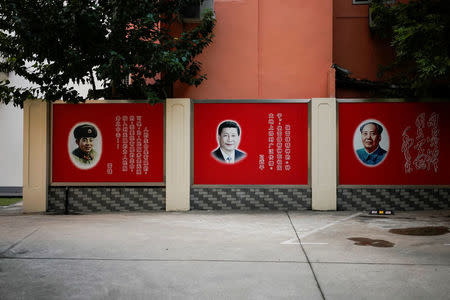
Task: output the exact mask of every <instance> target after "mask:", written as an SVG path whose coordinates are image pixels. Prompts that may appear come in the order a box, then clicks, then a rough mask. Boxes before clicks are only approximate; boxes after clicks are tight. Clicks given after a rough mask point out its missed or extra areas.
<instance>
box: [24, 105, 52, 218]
mask: <svg viewBox="0 0 450 300" xmlns="http://www.w3.org/2000/svg"><path fill="white" fill-rule="evenodd" d="M49 108H50V105H49V104H48V103H47V102H43V101H39V100H27V101H25V103H24V107H23V113H24V115H23V121H24V125H23V212H24V213H31V212H45V211H46V210H47V187H48V145H49V133H48V121H49Z"/></svg>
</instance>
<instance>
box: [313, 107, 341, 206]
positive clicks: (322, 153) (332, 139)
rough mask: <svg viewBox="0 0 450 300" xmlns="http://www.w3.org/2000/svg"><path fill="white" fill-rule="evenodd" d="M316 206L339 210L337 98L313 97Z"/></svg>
mask: <svg viewBox="0 0 450 300" xmlns="http://www.w3.org/2000/svg"><path fill="white" fill-rule="evenodd" d="M311 114H312V115H311V132H312V136H311V178H312V182H311V188H312V209H313V210H336V200H337V199H336V99H334V98H320V99H312V101H311Z"/></svg>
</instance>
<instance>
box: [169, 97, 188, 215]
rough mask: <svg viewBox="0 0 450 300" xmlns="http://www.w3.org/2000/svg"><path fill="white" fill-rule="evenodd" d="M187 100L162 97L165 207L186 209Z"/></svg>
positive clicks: (174, 209)
mask: <svg viewBox="0 0 450 300" xmlns="http://www.w3.org/2000/svg"><path fill="white" fill-rule="evenodd" d="M190 142H191V101H190V99H167V100H166V210H167V211H177V210H181V211H184V210H189V209H190V189H191V179H190V177H191V143H190Z"/></svg>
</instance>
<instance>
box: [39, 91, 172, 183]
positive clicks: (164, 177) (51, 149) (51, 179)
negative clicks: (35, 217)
mask: <svg viewBox="0 0 450 300" xmlns="http://www.w3.org/2000/svg"><path fill="white" fill-rule="evenodd" d="M120 103H144V104H145V103H148V100H87V101H86V102H85V103H80V104H79V105H84V104H88V105H89V104H120ZM65 104H70V103H65V102H63V101H55V102H53V103H52V104H51V107H50V114H49V118H50V126H49V133H48V134H49V137H50V138H49V143H50V144H49V148H50V149H49V151H48V152H49V168H50V170H49V172H48V173H49V180H48V181H49V185H50V186H98V187H100V186H108V187H126V186H142V187H151V186H154V187H165V186H166V152H165V150H166V119H165V115H166V113H165V112H166V103H165V102H163V103H162V104H163V160H164V162H163V181H162V182H116V181H114V182H53V159H52V158H53V106H54V105H65Z"/></svg>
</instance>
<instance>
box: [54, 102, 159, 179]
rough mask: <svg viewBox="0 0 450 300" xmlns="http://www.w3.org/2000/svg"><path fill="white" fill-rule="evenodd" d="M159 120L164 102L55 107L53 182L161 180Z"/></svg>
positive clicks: (61, 105) (57, 105)
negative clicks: (154, 103)
mask: <svg viewBox="0 0 450 300" xmlns="http://www.w3.org/2000/svg"><path fill="white" fill-rule="evenodd" d="M163 117H164V107H163V105H162V104H156V105H151V104H146V103H102V104H55V105H53V125H52V127H53V129H52V130H53V132H52V134H53V135H52V136H53V140H52V182H55V183H57V182H80V183H81V182H142V183H146V182H153V183H155V182H159V183H161V182H163V181H164V160H163V158H164V157H163V155H164V154H163V151H164V145H163V144H164V119H163ZM77 138H78V139H77Z"/></svg>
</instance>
